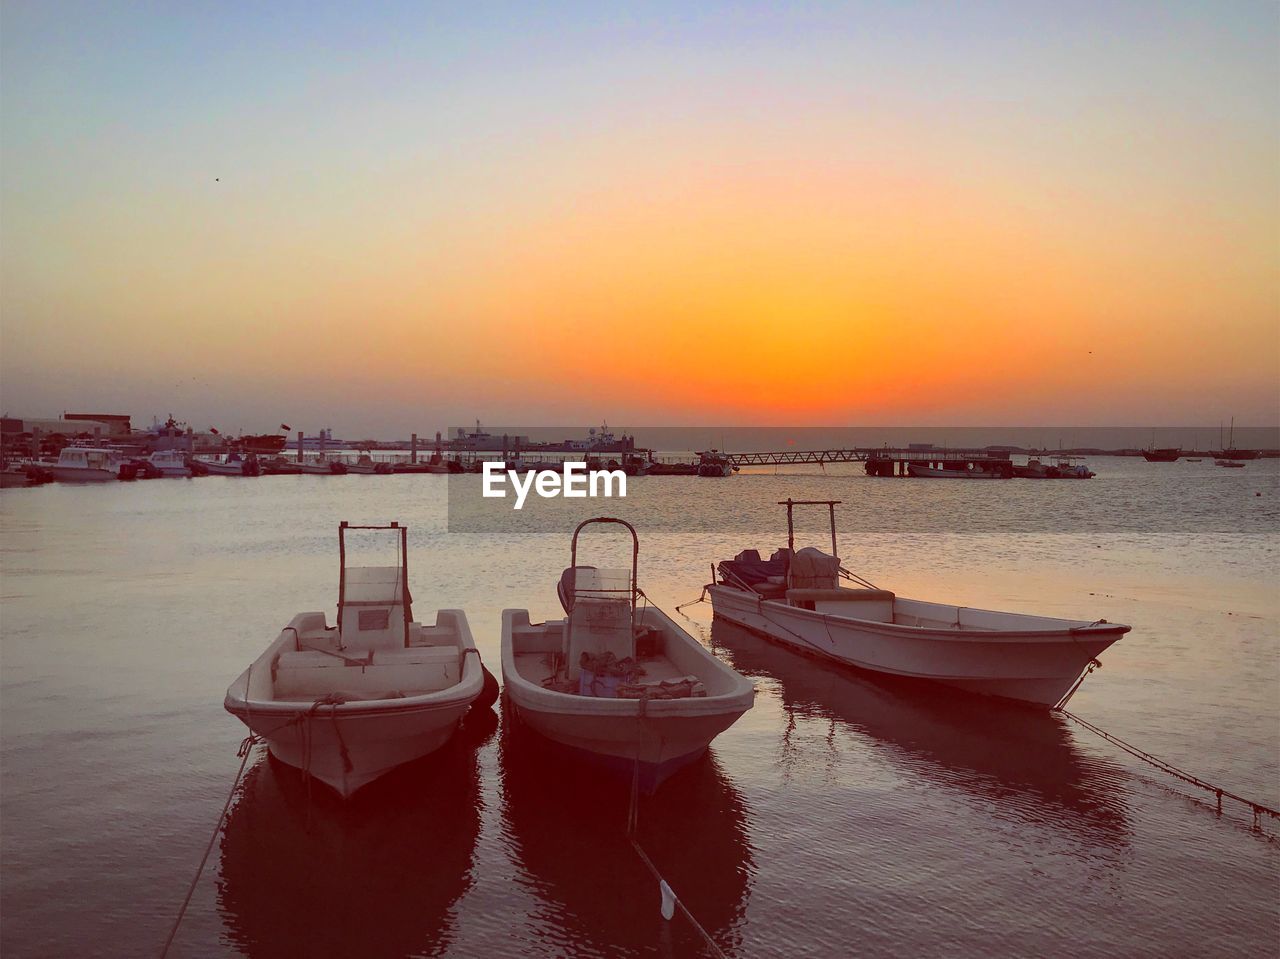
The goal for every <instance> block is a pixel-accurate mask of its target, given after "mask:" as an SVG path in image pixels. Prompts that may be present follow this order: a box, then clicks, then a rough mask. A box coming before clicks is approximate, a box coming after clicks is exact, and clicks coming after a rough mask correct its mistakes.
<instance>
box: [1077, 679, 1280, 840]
mask: <svg viewBox="0 0 1280 959" xmlns="http://www.w3.org/2000/svg"><path fill="white" fill-rule="evenodd" d="M1091 671H1092V666H1091V667H1090V669H1089V670H1087V671H1086V672H1085V674H1084V675H1088V673H1089V672H1091ZM1080 679H1081V680H1083V679H1084V676H1081V678H1080ZM1076 685H1077V686H1079V685H1080V681H1079V680H1078V681H1077V682H1076ZM1074 691H1075V690H1074V689H1073V690H1072V692H1074ZM1070 696H1071V694H1070V693H1068V694H1067V697H1066V698H1067V699H1069V698H1070ZM1063 702H1064V703H1065V702H1066V699H1064V700H1063ZM1054 711H1055V712H1059V713H1061V714H1062V715H1064V716H1066V717H1067V718H1068V719H1071V720H1074V721H1075V722H1076V723H1079V724H1080V725H1081V726H1083V727H1084V728H1085V729H1087V730H1089V731H1090V732H1091V733H1095V734H1096V735H1098V736H1101V737H1102V738H1103V739H1105V740H1106V741H1107V742H1109V743H1111V744H1112V745H1114V746H1117V747H1119V748H1120V749H1122V750H1124V751H1125V752H1126V753H1128V754H1129V755H1130V756H1134V757H1136V758H1137V759H1141V760H1142V761H1143V762H1145V763H1148V764H1150V765H1152V766H1154V767H1155V768H1156V769H1159V770H1160V771H1161V772H1163V773H1167V774H1168V775H1170V776H1173V777H1174V778H1176V779H1181V780H1182V781H1183V782H1185V783H1189V784H1190V785H1192V786H1197V787H1199V788H1200V789H1203V790H1205V791H1206V792H1211V793H1213V794H1214V797H1215V798H1216V800H1217V805H1218V813H1219V814H1221V812H1222V799H1223V797H1224V796H1225V797H1226V798H1228V799H1234V800H1235V801H1236V802H1238V803H1240V804H1241V805H1244V806H1248V807H1249V809H1250V810H1251V811H1252V812H1253V828H1254V829H1255V830H1260V829H1261V818H1262V817H1263V816H1264V815H1265V816H1270V817H1271V818H1272V819H1280V809H1275V808H1273V807H1271V806H1268V805H1266V804H1264V803H1260V802H1256V801H1255V800H1252V799H1246V798H1245V797H1244V796H1241V795H1239V794H1237V793H1234V792H1231V791H1230V790H1228V789H1224V788H1223V787H1222V786H1217V785H1215V784H1213V783H1210V782H1207V781H1205V780H1203V779H1201V778H1200V777H1199V776H1195V775H1193V774H1191V773H1189V772H1187V771H1186V770H1183V769H1179V768H1178V767H1177V766H1175V765H1173V763H1170V762H1168V761H1166V760H1163V759H1161V758H1160V757H1159V756H1153V755H1152V754H1151V753H1149V752H1147V751H1146V750H1145V749H1139V748H1138V747H1137V746H1135V745H1133V744H1132V743H1128V742H1125V741H1124V740H1123V739H1121V738H1120V737H1119V736H1115V735H1112V734H1111V733H1109V732H1107V731H1106V730H1105V729H1101V728H1099V727H1097V726H1095V725H1094V724H1093V723H1091V722H1089V721H1088V720H1085V719H1081V718H1080V717H1079V716H1077V715H1076V714H1075V713H1073V712H1070V711H1069V710H1066V709H1063V708H1062V706H1061V705H1058V706H1055V707H1054Z"/></svg>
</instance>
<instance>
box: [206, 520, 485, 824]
mask: <svg viewBox="0 0 1280 959" xmlns="http://www.w3.org/2000/svg"><path fill="white" fill-rule="evenodd" d="M353 529H354V530H394V531H396V534H397V536H398V539H399V543H398V546H399V550H400V552H399V555H400V557H401V558H402V559H401V562H400V564H399V565H396V566H363V567H348V566H347V564H346V533H347V531H348V530H353ZM407 546H408V537H407V529H406V527H404V526H400V525H399V524H397V523H392V524H391V525H390V526H350V525H348V524H347V523H346V522H343V523H342V524H341V525H340V526H339V528H338V548H339V555H340V561H339V570H340V572H339V579H338V622H337V624H336V625H334V626H329V625H328V624H327V622H326V620H325V614H324V613H319V612H318V613H299V614H298V615H297V616H295V617H293V619H292V620H290V621H289V625H288V626H286V627H285V628H284V629H283V630H281V632H280V635H279V636H277V637H276V639H275V640H274V641H272V643H271V644H270V645H269V646H267V648H266V651H265V652H263V653H262V655H261V656H259V657H258V658H257V659H256V660H254V662H253V664H252V665H250V666H249V668H248V669H246V670H245V671H244V672H243V673H241V674H240V675H239V676H238V677H237V678H236V680H235V682H233V683H232V684H231V687H230V688H229V689H228V690H227V697H226V701H225V706H226V709H227V711H228V712H230V713H231V714H233V715H234V716H236V717H237V718H238V719H240V721H241V722H243V723H244V724H245V725H246V726H248V727H249V728H250V729H251V730H252V731H253V732H254V733H256V734H257V735H259V736H261V737H262V738H263V739H265V740H266V741H267V744H268V746H269V748H270V750H271V754H272V755H273V756H275V757H276V758H277V759H279V760H281V761H282V762H285V763H288V764H289V765H290V766H296V767H297V768H299V769H301V770H303V771H304V772H306V773H309V774H310V775H312V776H314V777H315V778H316V779H319V780H320V781H321V782H323V783H326V784H328V785H329V786H332V787H333V788H334V789H336V790H337V791H338V793H339V794H340V795H341V796H343V797H344V798H345V797H347V796H350V795H351V794H352V793H354V792H355V791H356V790H357V789H359V788H360V787H361V786H364V785H366V784H367V783H370V782H372V781H373V780H375V779H377V778H378V777H379V776H381V775H383V774H384V773H387V772H390V771H391V770H392V769H394V768H395V767H397V766H400V765H403V764H404V763H407V762H410V761H412V760H414V759H418V758H420V757H422V756H425V755H427V754H428V753H431V752H433V751H434V750H436V749H438V748H440V747H441V746H442V745H444V743H445V742H447V741H448V739H449V737H450V736H452V735H453V734H454V731H455V730H456V729H457V726H458V721H459V720H460V719H462V717H463V715H464V714H465V713H466V712H467V710H468V709H469V708H470V707H471V706H472V704H473V703H474V702H476V700H477V697H480V696H481V691H482V689H483V687H484V668H483V666H482V664H481V662H480V654H479V652H478V651H477V650H476V645H475V642H474V641H473V640H472V638H471V630H470V627H469V626H468V625H467V617H466V614H465V613H464V612H462V610H457V609H443V610H440V612H439V613H437V614H436V624H435V625H434V626H423V625H422V624H420V623H417V622H414V621H413V610H412V605H411V603H412V600H411V598H410V595H409V571H408V562H407V559H406V558H405V557H406V549H407ZM494 694H495V695H496V687H495V688H494Z"/></svg>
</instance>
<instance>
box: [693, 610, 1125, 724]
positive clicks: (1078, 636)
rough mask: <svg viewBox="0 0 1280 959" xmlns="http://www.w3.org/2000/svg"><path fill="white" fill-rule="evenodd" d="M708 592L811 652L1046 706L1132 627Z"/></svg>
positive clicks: (752, 625) (723, 613) (730, 613)
mask: <svg viewBox="0 0 1280 959" xmlns="http://www.w3.org/2000/svg"><path fill="white" fill-rule="evenodd" d="M708 592H709V593H710V595H711V602H712V608H713V609H714V611H715V615H716V616H719V617H721V618H723V619H725V620H728V621H729V622H732V623H736V624H738V625H739V626H743V627H746V628H747V629H750V630H752V631H753V632H756V633H760V634H762V635H764V636H766V637H768V638H770V639H773V640H776V641H777V642H780V643H783V644H785V645H787V646H790V647H793V648H795V649H799V650H801V651H803V652H807V653H810V654H814V655H818V656H823V657H825V658H828V659H833V660H835V661H837V662H841V663H845V664H847V665H850V666H855V667H857V668H859V669H865V670H869V671H871V672H877V673H884V674H888V675H894V676H907V677H913V678H916V679H922V680H929V681H931V682H935V683H941V684H943V685H946V686H950V687H953V688H956V689H962V690H965V691H966V692H971V693H978V694H981V695H986V696H997V697H1000V698H1002V699H1010V700H1015V701H1018V702H1022V703H1027V704H1030V705H1034V706H1037V707H1045V708H1047V707H1053V706H1055V705H1057V704H1058V703H1059V702H1060V701H1061V700H1062V698H1063V697H1064V696H1066V695H1067V693H1068V692H1070V690H1071V688H1072V686H1073V685H1074V684H1075V682H1076V681H1077V680H1078V679H1079V678H1080V676H1081V674H1082V673H1083V672H1084V670H1085V668H1086V667H1087V666H1088V665H1089V662H1090V661H1091V660H1093V659H1094V658H1095V657H1097V656H1098V655H1099V654H1100V653H1102V651H1103V650H1105V649H1106V648H1107V647H1109V646H1110V645H1111V644H1112V643H1114V642H1115V641H1116V640H1117V639H1119V638H1120V637H1121V636H1122V635H1123V634H1124V633H1125V632H1127V631H1128V627H1127V626H1120V625H1111V624H1102V625H1091V624H1080V625H1079V626H1075V627H1074V628H1070V627H1071V624H1070V623H1069V622H1068V621H1064V620H1053V621H1046V622H1056V623H1062V624H1063V625H1062V627H1060V628H1057V629H1053V628H1037V629H1024V630H998V629H980V628H969V627H968V626H966V627H965V628H963V629H954V628H951V629H947V628H923V627H913V626H904V625H899V624H895V623H881V622H874V621H870V620H857V619H851V618H848V617H844V616H837V615H832V614H824V613H822V612H817V611H814V610H808V609H799V608H797V607H794V606H789V605H787V604H786V603H783V602H779V601H775V600H766V599H763V598H761V597H759V596H757V595H756V594H754V593H748V592H746V591H744V590H739V589H733V588H730V587H726V586H720V585H715V586H711V587H709V588H708ZM897 602H898V603H899V604H901V605H903V606H908V605H914V606H920V607H932V604H923V603H920V604H916V603H914V602H913V601H911V600H898V601H897ZM984 612H985V611H981V610H968V609H961V610H958V611H957V615H958V616H959V615H967V616H971V617H974V618H980V617H981V616H982V615H983V614H984ZM994 615H1000V614H994ZM1028 618H1031V617H1028Z"/></svg>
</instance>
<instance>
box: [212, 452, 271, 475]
mask: <svg viewBox="0 0 1280 959" xmlns="http://www.w3.org/2000/svg"><path fill="white" fill-rule="evenodd" d="M198 462H199V463H200V465H201V466H203V467H204V468H205V469H206V470H208V471H209V472H210V473H211V474H213V475H214V476H257V475H259V474H260V473H261V472H262V467H261V466H260V465H259V462H258V458H257V457H256V456H253V455H252V454H250V455H249V456H248V457H247V458H245V457H242V456H241V455H240V454H239V453H237V452H236V451H235V450H232V451H231V452H230V453H228V454H227V455H226V456H225V457H224V458H223V459H212V460H199V461H198Z"/></svg>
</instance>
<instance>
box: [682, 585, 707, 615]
mask: <svg viewBox="0 0 1280 959" xmlns="http://www.w3.org/2000/svg"><path fill="white" fill-rule="evenodd" d="M710 585H711V584H710V583H708V584H707V586H710ZM707 586H704V587H702V595H701V596H699V597H698V598H697V599H691V600H689V602H687V603H681V604H680V605H679V606H677V607H676V612H677V613H678V612H680V610H682V609H684V608H685V607H686V606H696V605H697V604H698V603H705V602H706V601H707ZM688 618H689V617H688V616H686V617H685V619H688Z"/></svg>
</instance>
